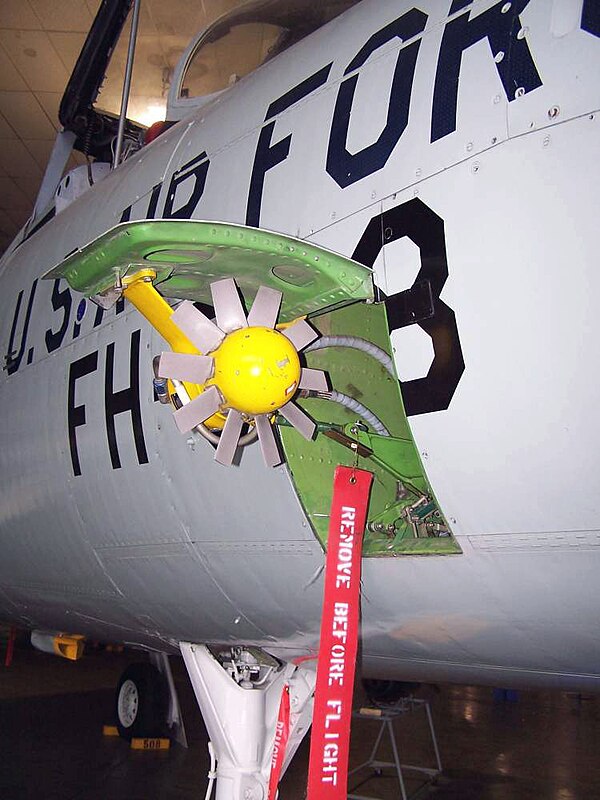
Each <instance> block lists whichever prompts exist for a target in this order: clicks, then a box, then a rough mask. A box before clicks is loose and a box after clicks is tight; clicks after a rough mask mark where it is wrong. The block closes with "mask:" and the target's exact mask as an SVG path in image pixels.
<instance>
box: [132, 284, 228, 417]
mask: <svg viewBox="0 0 600 800" xmlns="http://www.w3.org/2000/svg"><path fill="white" fill-rule="evenodd" d="M155 279H156V272H155V271H154V270H153V269H141V270H139V271H138V272H136V273H134V274H133V275H129V276H127V275H126V276H125V277H124V278H123V279H122V284H123V296H124V297H126V298H127V300H129V302H130V303H131V304H132V305H133V306H135V308H136V309H137V310H138V311H139V312H140V314H141V315H142V316H143V317H145V318H146V319H147V320H148V322H149V323H150V325H152V327H153V328H154V329H155V330H157V331H158V332H159V333H160V335H161V336H162V337H163V339H165V340H166V341H167V343H168V344H169V345H170V347H171V350H173V351H174V352H176V353H191V354H193V355H201V353H200V351H199V350H198V348H197V347H195V346H194V345H193V344H192V343H191V342H190V340H189V339H188V338H187V336H185V334H184V333H183V332H182V331H181V330H180V329H179V328H178V327H177V325H175V323H174V322H173V320H172V319H171V317H172V315H173V309H172V308H171V306H170V305H169V304H168V303H167V301H166V300H165V299H164V297H161V295H160V294H159V293H158V292H157V291H156V289H155V288H154V285H153V283H152V281H153V280H155ZM183 385H184V387H185V390H186V392H187V393H188V395H189V398H190V400H193V399H194V397H197V396H198V395H199V394H200V392H201V391H202V390H203V388H204V387H203V386H198V385H197V384H195V383H187V382H184V384H183ZM169 389H170V394H172V393H173V392H174V391H175V388H174V386H173V385H172V383H171V382H170V381H169ZM204 424H205V425H207V426H208V427H209V428H216V429H219V430H222V428H223V425H224V424H225V416H224V415H223V414H220V413H218V412H217V413H216V414H213V416H212V417H209V419H207V420H206V421H205V423H204Z"/></svg>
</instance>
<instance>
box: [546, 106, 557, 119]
mask: <svg viewBox="0 0 600 800" xmlns="http://www.w3.org/2000/svg"><path fill="white" fill-rule="evenodd" d="M559 114H560V107H559V106H552V107H551V108H549V109H548V119H556V117H558V115H559Z"/></svg>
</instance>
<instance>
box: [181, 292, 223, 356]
mask: <svg viewBox="0 0 600 800" xmlns="http://www.w3.org/2000/svg"><path fill="white" fill-rule="evenodd" d="M171 319H172V321H173V322H174V323H175V325H177V327H178V328H180V329H181V330H182V331H183V333H185V335H186V336H187V337H188V339H189V340H190V342H192V344H194V345H195V346H196V347H197V348H198V350H200V352H201V353H210V352H211V351H212V350H214V349H215V348H217V347H218V346H219V345H220V344H221V342H222V341H223V339H224V338H225V336H224V334H223V331H220V330H219V329H218V328H217V326H216V325H215V323H214V322H211V321H210V320H209V318H208V317H207V316H206V315H205V314H203V313H202V312H201V311H198V309H197V308H196V307H195V306H194V304H193V303H192V302H191V301H190V300H184V301H183V303H182V304H181V305H180V306H178V307H177V308H176V309H175V311H174V312H173V314H172V316H171Z"/></svg>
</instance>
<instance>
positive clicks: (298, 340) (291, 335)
mask: <svg viewBox="0 0 600 800" xmlns="http://www.w3.org/2000/svg"><path fill="white" fill-rule="evenodd" d="M281 332H282V333H283V334H284V336H287V338H288V339H289V340H290V342H291V343H292V344H293V345H294V347H295V348H296V350H302V348H303V347H306V345H307V344H310V343H311V342H313V341H314V340H315V339H316V338H317V337H318V336H319V334H318V333H317V332H316V330H315V329H314V328H313V327H311V326H310V325H309V324H308V322H307V321H306V320H304V319H299V320H298V322H294V324H293V325H290V327H289V328H284V329H283V330H282V331H281Z"/></svg>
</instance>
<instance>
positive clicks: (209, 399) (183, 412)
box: [173, 386, 221, 433]
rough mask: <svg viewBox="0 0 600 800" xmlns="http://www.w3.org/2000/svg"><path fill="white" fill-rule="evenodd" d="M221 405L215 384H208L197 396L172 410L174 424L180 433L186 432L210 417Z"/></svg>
mask: <svg viewBox="0 0 600 800" xmlns="http://www.w3.org/2000/svg"><path fill="white" fill-rule="evenodd" d="M220 405H221V395H220V394H219V390H218V389H217V387H216V386H209V387H208V389H206V390H205V391H204V392H202V394H199V395H198V397H194V399H193V400H192V401H191V402H189V403H186V405H184V406H182V407H181V408H178V409H177V411H175V412H174V414H173V416H174V417H175V424H176V425H177V427H178V428H179V430H180V432H181V433H187V432H188V431H191V430H192V428H195V427H196V425H199V424H200V423H201V422H204V420H205V419H208V418H209V417H212V415H213V414H215V413H216V412H217V411H218V410H219V407H220Z"/></svg>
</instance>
